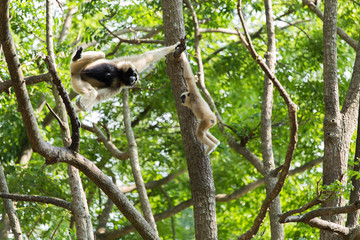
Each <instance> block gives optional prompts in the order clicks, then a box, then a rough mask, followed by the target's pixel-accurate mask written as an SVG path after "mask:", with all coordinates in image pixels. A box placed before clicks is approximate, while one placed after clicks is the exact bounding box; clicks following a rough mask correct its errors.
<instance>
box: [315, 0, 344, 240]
mask: <svg viewBox="0 0 360 240" xmlns="http://www.w3.org/2000/svg"><path fill="white" fill-rule="evenodd" d="M324 9H325V10H324V27H323V41H324V46H323V48H324V49H323V50H324V101H325V117H324V163H323V168H324V170H323V184H324V185H329V184H332V183H333V182H334V181H336V180H340V181H341V182H342V183H343V184H346V176H345V171H346V169H347V153H348V149H347V146H346V145H348V144H347V143H346V141H345V140H346V139H344V137H345V136H344V135H345V133H344V130H345V129H343V127H344V125H343V121H342V117H341V114H340V110H339V92H338V79H337V43H336V31H337V28H336V27H337V26H336V24H337V19H336V18H337V0H326V1H325V6H324ZM344 204H345V199H344V198H343V197H336V198H334V199H331V200H329V201H327V202H324V203H323V204H322V207H331V206H343V205H344ZM324 219H326V220H330V221H332V222H335V223H338V224H341V225H343V224H344V221H345V219H344V215H333V216H328V217H324ZM320 237H321V239H322V240H334V239H341V238H340V237H339V236H337V235H334V234H332V233H330V232H326V231H321V234H320Z"/></svg>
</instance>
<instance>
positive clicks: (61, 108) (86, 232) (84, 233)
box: [46, 0, 94, 240]
mask: <svg viewBox="0 0 360 240" xmlns="http://www.w3.org/2000/svg"><path fill="white" fill-rule="evenodd" d="M53 5H54V1H53V0H46V49H47V52H48V55H49V56H50V59H51V61H52V62H53V65H54V66H56V64H55V52H54V37H53V34H54V33H53V30H52V29H53V25H54V21H53ZM51 86H52V89H51V90H52V93H53V95H54V98H55V102H56V114H57V115H58V117H59V118H60V120H61V122H62V123H61V125H62V127H60V133H61V137H62V139H63V143H64V146H65V147H69V146H70V145H71V133H70V128H69V122H68V117H67V114H66V110H65V105H64V103H63V101H62V98H61V97H60V95H59V92H58V91H57V89H56V86H55V84H54V83H52V84H51ZM68 175H69V184H70V190H71V195H72V213H73V215H74V218H75V224H76V236H77V238H78V239H84V240H93V239H94V233H93V227H92V223H91V216H90V212H89V208H88V205H87V201H86V195H85V192H84V189H83V187H82V183H81V178H80V173H79V170H77V169H76V168H74V167H73V166H71V165H68Z"/></svg>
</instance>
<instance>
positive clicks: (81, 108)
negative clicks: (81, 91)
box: [75, 96, 87, 112]
mask: <svg viewBox="0 0 360 240" xmlns="http://www.w3.org/2000/svg"><path fill="white" fill-rule="evenodd" d="M75 103H76V106H77V107H78V108H79V109H80V110H81V111H84V112H87V109H86V107H85V105H84V104H83V103H82V102H81V96H79V97H78V98H77V99H76V101H75Z"/></svg>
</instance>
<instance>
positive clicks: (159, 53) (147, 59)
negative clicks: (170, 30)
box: [118, 43, 179, 73]
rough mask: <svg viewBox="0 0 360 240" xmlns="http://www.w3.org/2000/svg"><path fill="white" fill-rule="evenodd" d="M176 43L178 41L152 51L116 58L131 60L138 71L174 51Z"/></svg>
mask: <svg viewBox="0 0 360 240" xmlns="http://www.w3.org/2000/svg"><path fill="white" fill-rule="evenodd" d="M178 45H179V43H176V44H174V45H171V46H169V47H163V48H159V49H156V50H153V51H148V52H145V53H144V54H142V55H138V56H129V57H123V58H119V59H118V60H120V61H129V62H131V63H132V64H134V66H135V67H136V69H137V70H138V72H139V73H140V72H141V71H143V70H144V69H145V68H146V67H147V66H148V65H149V64H151V63H155V62H157V61H159V60H160V59H162V58H163V57H165V56H166V55H168V54H169V53H172V52H175V49H176V47H177V46H178Z"/></svg>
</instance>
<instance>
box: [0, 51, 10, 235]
mask: <svg viewBox="0 0 360 240" xmlns="http://www.w3.org/2000/svg"><path fill="white" fill-rule="evenodd" d="M0 50H1V49H0ZM9 233H10V220H9V217H8V215H7V213H6V211H4V212H3V213H2V217H1V220H0V239H3V240H7V239H8V237H9Z"/></svg>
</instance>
